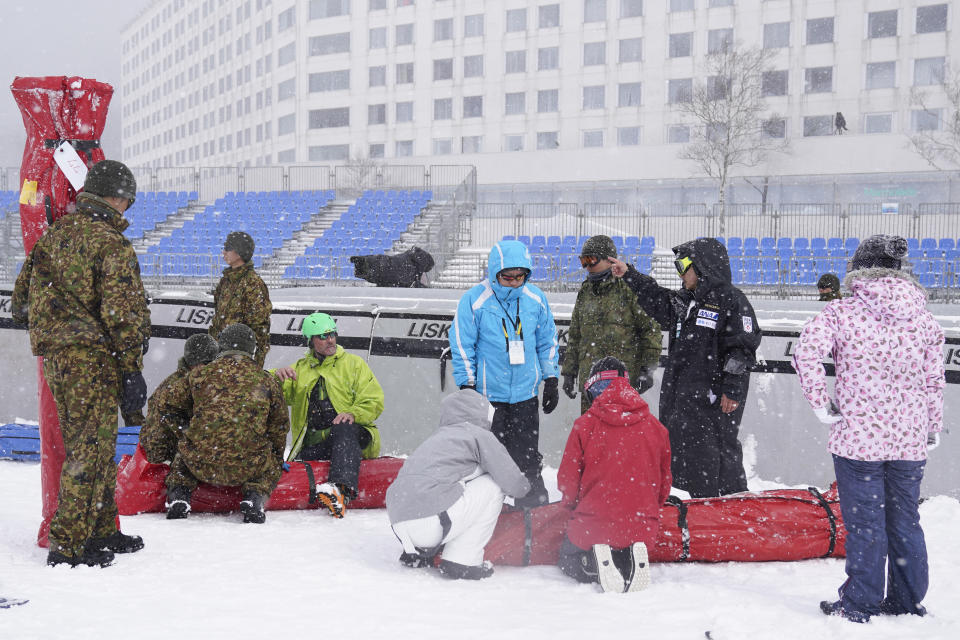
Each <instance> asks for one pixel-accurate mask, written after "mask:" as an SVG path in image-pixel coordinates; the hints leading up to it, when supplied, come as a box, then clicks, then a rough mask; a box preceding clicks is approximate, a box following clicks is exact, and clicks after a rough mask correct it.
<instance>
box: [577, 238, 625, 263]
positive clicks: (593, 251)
mask: <svg viewBox="0 0 960 640" xmlns="http://www.w3.org/2000/svg"><path fill="white" fill-rule="evenodd" d="M580 255H582V256H597V257H598V258H616V257H617V245H615V244H614V243H613V240H611V239H610V236H603V235H600V236H591V237H589V238H587V241H586V242H584V243H583V248H582V249H580Z"/></svg>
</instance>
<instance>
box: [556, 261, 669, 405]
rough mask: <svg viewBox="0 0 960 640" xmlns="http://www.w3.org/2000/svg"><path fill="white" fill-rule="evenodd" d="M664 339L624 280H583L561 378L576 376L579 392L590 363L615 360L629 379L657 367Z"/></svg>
mask: <svg viewBox="0 0 960 640" xmlns="http://www.w3.org/2000/svg"><path fill="white" fill-rule="evenodd" d="M662 341H663V336H662V334H661V333H660V325H659V324H657V322H656V320H654V319H653V318H651V317H650V316H648V315H647V314H646V313H644V312H643V310H642V309H641V308H640V305H639V304H638V302H637V294H635V293H634V292H633V291H631V290H630V288H629V287H628V286H627V284H626V283H625V282H624V281H623V280H622V279H620V278H611V277H608V278H607V279H606V280H603V281H601V282H591V281H590V280H586V281H584V283H583V285H582V286H581V287H580V292H579V293H578V294H577V302H576V304H575V305H574V307H573V314H572V315H571V316H570V333H569V334H568V337H567V351H566V354H565V355H564V357H563V367H562V368H561V370H560V371H561V373H562V374H563V375H565V376H570V375H572V376H578V378H579V380H578V385H577V387H578V389H579V390H580V391H581V392H582V391H583V383H584V382H586V380H587V377H588V376H589V374H590V367H591V365H593V363H594V362H596V361H597V360H599V359H600V358H603V357H606V356H613V357H614V358H617V359H619V360H621V361H622V362H623V363H624V365H625V366H626V367H627V372H628V373H629V374H630V378H631V381H632V380H633V378H634V372H635V371H636V370H637V368H638V367H649V368H650V369H651V370H652V369H655V368H656V367H657V363H658V362H659V361H660V352H661V349H662ZM582 400H586V399H585V398H582ZM582 404H583V403H582ZM586 404H587V405H589V403H586Z"/></svg>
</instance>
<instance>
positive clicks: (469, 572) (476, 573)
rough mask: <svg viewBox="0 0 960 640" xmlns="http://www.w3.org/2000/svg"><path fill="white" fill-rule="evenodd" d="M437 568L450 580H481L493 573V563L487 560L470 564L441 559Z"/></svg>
mask: <svg viewBox="0 0 960 640" xmlns="http://www.w3.org/2000/svg"><path fill="white" fill-rule="evenodd" d="M439 569H440V573H441V574H442V575H444V576H445V577H447V578H450V579H452V580H482V579H483V578H489V577H490V576H492V575H493V565H492V564H490V563H489V562H484V563H483V564H478V565H473V566H470V565H465V564H460V563H458V562H450V561H449V560H441V561H440V567H439Z"/></svg>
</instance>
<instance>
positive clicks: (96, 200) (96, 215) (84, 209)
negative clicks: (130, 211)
mask: <svg viewBox="0 0 960 640" xmlns="http://www.w3.org/2000/svg"><path fill="white" fill-rule="evenodd" d="M77 211H79V212H80V213H82V214H83V215H85V216H88V217H90V218H91V219H93V220H101V221H103V222H106V223H107V224H109V225H110V226H111V227H113V228H114V229H116V230H117V231H119V232H120V233H123V232H124V231H126V229H127V227H129V226H130V221H129V220H127V219H126V218H124V217H123V214H122V213H120V212H119V211H117V210H116V209H114V208H113V207H111V206H110V205H109V204H108V203H107V201H106V200H104V199H103V198H101V197H100V196H98V195H94V194H92V193H87V192H86V191H81V192H80V193H78V194H77Z"/></svg>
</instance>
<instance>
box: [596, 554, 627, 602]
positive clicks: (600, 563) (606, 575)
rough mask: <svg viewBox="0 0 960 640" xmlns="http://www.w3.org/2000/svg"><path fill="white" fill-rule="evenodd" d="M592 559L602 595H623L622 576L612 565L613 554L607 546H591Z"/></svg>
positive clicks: (615, 566)
mask: <svg viewBox="0 0 960 640" xmlns="http://www.w3.org/2000/svg"><path fill="white" fill-rule="evenodd" d="M593 559H594V562H596V564H597V582H599V583H600V590H601V591H603V592H604V593H623V589H624V582H623V574H622V573H620V569H618V568H617V565H615V564H614V563H613V554H612V553H611V551H610V545H608V544H595V545H593Z"/></svg>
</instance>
